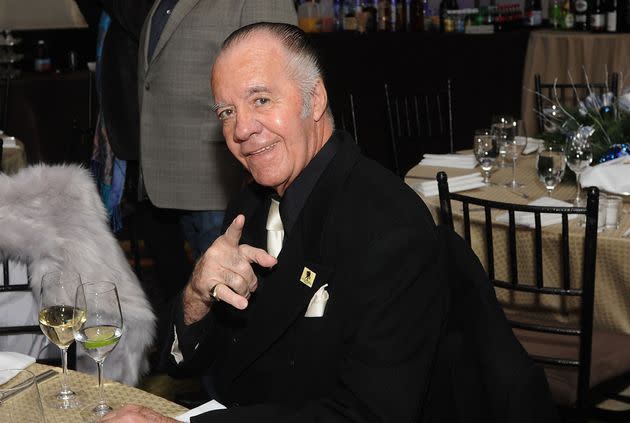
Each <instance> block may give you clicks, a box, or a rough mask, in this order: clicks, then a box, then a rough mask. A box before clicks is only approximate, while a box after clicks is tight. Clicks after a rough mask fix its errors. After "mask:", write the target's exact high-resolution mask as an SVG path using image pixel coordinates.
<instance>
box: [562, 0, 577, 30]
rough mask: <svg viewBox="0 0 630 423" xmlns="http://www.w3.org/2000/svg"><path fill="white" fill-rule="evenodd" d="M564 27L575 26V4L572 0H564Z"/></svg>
mask: <svg viewBox="0 0 630 423" xmlns="http://www.w3.org/2000/svg"><path fill="white" fill-rule="evenodd" d="M561 26H562V29H573V27H574V26H575V16H574V15H573V5H572V2H571V0H564V3H562V25H561Z"/></svg>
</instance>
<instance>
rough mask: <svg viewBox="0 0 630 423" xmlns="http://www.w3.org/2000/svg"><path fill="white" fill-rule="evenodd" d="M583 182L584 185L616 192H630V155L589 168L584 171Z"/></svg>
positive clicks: (624, 193)
mask: <svg viewBox="0 0 630 423" xmlns="http://www.w3.org/2000/svg"><path fill="white" fill-rule="evenodd" d="M581 183H582V186H583V187H597V188H599V189H601V190H604V191H606V192H610V193H614V194H623V195H628V194H630V157H628V156H623V157H619V158H618V159H615V160H610V161H607V162H604V163H602V164H598V165H597V166H593V167H589V168H587V169H586V170H584V172H583V173H582V176H581Z"/></svg>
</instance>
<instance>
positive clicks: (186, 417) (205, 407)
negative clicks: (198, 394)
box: [175, 400, 225, 423]
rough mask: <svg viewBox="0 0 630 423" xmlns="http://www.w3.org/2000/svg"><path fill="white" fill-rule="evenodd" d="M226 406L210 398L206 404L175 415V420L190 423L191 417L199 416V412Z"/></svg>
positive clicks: (222, 408) (221, 408)
mask: <svg viewBox="0 0 630 423" xmlns="http://www.w3.org/2000/svg"><path fill="white" fill-rule="evenodd" d="M224 409H225V406H224V405H223V404H221V403H220V402H219V401H216V400H210V401H208V402H207V403H205V404H201V405H200V406H199V407H196V408H193V409H192V410H188V411H186V412H185V413H184V414H180V415H179V416H177V417H175V420H177V421H180V422H187V423H190V418H191V417H195V416H198V415H199V414H202V413H205V412H207V411H212V410H224Z"/></svg>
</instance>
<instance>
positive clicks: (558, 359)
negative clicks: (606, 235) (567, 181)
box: [437, 172, 599, 407]
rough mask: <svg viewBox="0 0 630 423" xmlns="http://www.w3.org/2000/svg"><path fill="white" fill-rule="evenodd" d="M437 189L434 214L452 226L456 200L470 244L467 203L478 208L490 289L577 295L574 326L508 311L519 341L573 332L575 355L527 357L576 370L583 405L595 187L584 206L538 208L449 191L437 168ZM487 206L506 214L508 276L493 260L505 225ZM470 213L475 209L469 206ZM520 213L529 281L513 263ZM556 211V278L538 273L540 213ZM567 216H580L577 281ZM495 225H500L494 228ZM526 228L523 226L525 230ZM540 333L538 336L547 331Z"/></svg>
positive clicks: (587, 381) (589, 338) (578, 395)
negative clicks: (527, 234) (529, 235)
mask: <svg viewBox="0 0 630 423" xmlns="http://www.w3.org/2000/svg"><path fill="white" fill-rule="evenodd" d="M437 180H438V190H439V195H440V218H441V221H442V223H443V224H445V225H448V226H450V227H451V228H453V227H454V222H453V208H452V201H457V202H459V203H461V205H462V212H463V226H464V229H463V230H464V239H465V240H466V242H467V243H468V245H471V218H470V214H471V206H474V207H475V208H481V209H482V212H483V223H482V232H483V234H484V235H483V238H484V241H485V255H486V263H485V268H486V272H487V274H488V276H489V278H490V280H491V282H492V284H493V285H494V286H495V289H496V288H500V289H505V290H507V291H508V292H510V293H511V294H512V295H523V294H521V293H529V294H531V295H533V296H556V297H575V298H577V299H578V302H579V306H580V312H579V325H578V327H569V326H567V325H562V324H559V323H553V322H548V321H544V322H542V321H541V320H540V319H532V318H531V316H528V314H527V311H526V310H519V313H518V316H516V315H508V320H509V321H510V323H511V325H512V327H513V329H514V330H515V332H517V337H519V339H521V340H522V337H521V335H523V334H524V335H525V336H526V335H527V334H532V333H536V334H547V335H549V336H558V337H573V339H576V337H577V341H578V342H577V344H578V349H579V351H578V354H577V358H576V357H562V356H555V355H553V354H551V353H550V354H540V355H538V354H532V353H531V351H530V355H531V356H532V358H533V359H534V360H535V361H536V362H538V363H541V364H543V365H544V366H545V367H548V366H553V367H561V368H573V369H576V370H577V373H578V381H577V393H576V404H575V405H576V406H577V407H583V406H585V400H586V397H587V393H588V390H589V386H590V385H589V384H590V366H591V349H592V345H591V344H592V333H593V298H594V288H595V256H596V247H597V217H598V204H599V191H598V189H597V188H595V187H591V188H589V189H588V197H587V204H586V207H542V206H531V205H521V204H512V203H503V202H497V201H489V200H483V199H479V198H474V197H470V196H467V195H463V194H457V193H451V192H449V188H448V178H447V175H446V173H444V172H439V173H438V175H437ZM493 211H500V212H504V213H507V215H508V225H507V243H508V245H507V248H508V250H507V251H508V254H507V261H508V263H507V264H508V272H507V274H508V277H507V278H505V280H503V279H500V278H499V277H497V272H496V266H495V261H494V254H495V251H494V249H495V241H494V234H495V233H497V232H498V231H499V230H506V228H505V225H503V224H499V223H497V224H495V223H494V222H493V220H492V219H493V213H492V212H493ZM475 212H478V210H477V211H475ZM519 212H526V213H532V214H533V215H534V222H535V226H534V228H533V244H534V245H533V247H534V252H533V260H534V272H533V273H534V275H535V276H534V280H533V281H527V280H523V279H522V278H521V277H520V275H519V266H518V262H519V259H520V258H523V254H522V253H523V252H522V251H519V250H518V249H517V232H519V231H520V229H518V230H517V225H516V213H519ZM547 214H554V215H558V216H559V217H560V220H561V226H562V227H561V234H560V249H561V251H560V254H559V257H560V261H561V263H560V268H561V275H562V280H561V281H557V280H547V279H545V278H544V272H543V270H544V269H543V263H545V262H546V260H545V257H543V234H542V225H541V215H547ZM569 215H578V216H579V215H581V216H584V218H585V222H586V223H585V227H584V233H583V235H584V244H583V261H582V271H581V285H580V284H579V283H578V282H577V281H579V280H580V278H579V277H577V276H576V275H571V268H570V263H569V237H570V236H576V235H577V234H575V233H574V232H573V231H572V232H571V234H570V233H569ZM499 225H501V226H502V228H498V226H499ZM526 230H527V231H529V229H526ZM547 335H544V336H547Z"/></svg>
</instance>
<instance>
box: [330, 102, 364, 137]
mask: <svg viewBox="0 0 630 423" xmlns="http://www.w3.org/2000/svg"><path fill="white" fill-rule="evenodd" d="M356 101H357V100H356V96H355V95H353V94H352V93H347V94H346V95H344V96H343V98H341V99H340V103H341V104H339V105H338V107H336V110H337V113H336V118H335V121H336V123H337V127H339V128H341V129H343V130H344V131H347V132H348V133H349V134H350V135H352V137H353V138H354V142H356V143H357V144H359V130H358V124H357V122H358V116H357V111H358V108H357V105H356Z"/></svg>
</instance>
